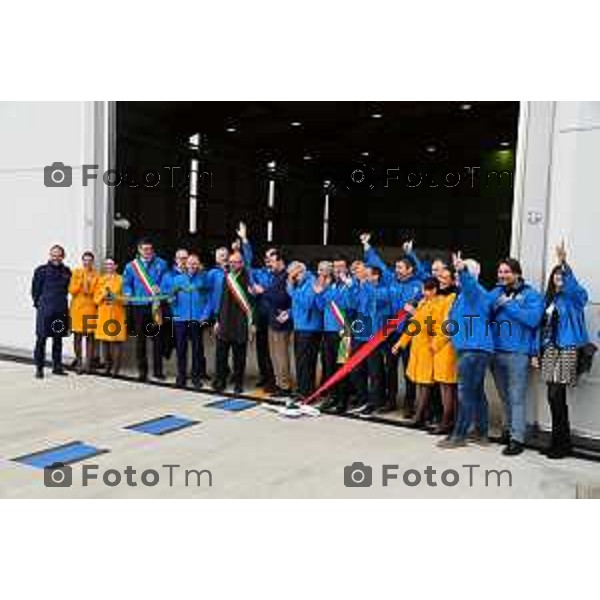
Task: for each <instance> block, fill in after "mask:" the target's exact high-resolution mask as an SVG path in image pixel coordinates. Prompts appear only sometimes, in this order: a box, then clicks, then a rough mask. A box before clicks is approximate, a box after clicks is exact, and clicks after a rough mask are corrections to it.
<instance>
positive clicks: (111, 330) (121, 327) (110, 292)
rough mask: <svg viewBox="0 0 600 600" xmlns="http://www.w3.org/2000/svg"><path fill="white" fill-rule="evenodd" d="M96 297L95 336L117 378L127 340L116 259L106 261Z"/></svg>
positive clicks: (120, 278) (107, 366)
mask: <svg viewBox="0 0 600 600" xmlns="http://www.w3.org/2000/svg"><path fill="white" fill-rule="evenodd" d="M94 300H95V301H96V304H97V305H98V325H97V328H96V339H97V340H100V341H101V342H102V344H103V345H104V348H105V353H104V356H105V359H106V373H107V375H112V376H113V377H116V376H117V375H118V374H119V371H120V369H121V362H122V360H123V347H124V342H125V340H126V339H127V326H126V323H125V306H124V305H123V278H122V277H121V275H119V274H118V273H117V264H116V263H115V261H114V259H113V258H110V257H109V258H107V259H106V260H105V261H104V273H103V274H102V276H101V277H100V279H99V281H98V285H97V287H96V294H95V295H94Z"/></svg>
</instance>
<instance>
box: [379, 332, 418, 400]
mask: <svg viewBox="0 0 600 600" xmlns="http://www.w3.org/2000/svg"><path fill="white" fill-rule="evenodd" d="M399 337H400V334H399V333H393V334H392V335H391V336H390V337H389V339H388V340H387V341H386V343H385V346H384V351H385V352H384V361H385V397H386V403H387V405H388V406H390V407H393V408H395V407H396V405H397V399H398V364H399V362H400V361H402V369H403V372H404V373H406V367H408V360H409V358H410V346H408V347H407V348H404V349H402V350H400V352H399V353H398V354H393V353H392V347H393V346H394V344H395V343H396V342H397V341H398V339H399ZM416 393H417V392H416V388H415V384H414V383H413V382H412V381H410V379H408V378H407V377H406V375H404V407H405V408H412V407H413V406H414V405H415V397H416Z"/></svg>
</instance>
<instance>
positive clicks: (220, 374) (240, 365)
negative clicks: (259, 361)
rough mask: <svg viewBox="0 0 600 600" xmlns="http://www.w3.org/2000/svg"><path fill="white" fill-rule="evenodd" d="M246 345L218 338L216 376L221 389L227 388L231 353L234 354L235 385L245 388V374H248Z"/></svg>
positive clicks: (244, 342) (216, 381) (245, 343)
mask: <svg viewBox="0 0 600 600" xmlns="http://www.w3.org/2000/svg"><path fill="white" fill-rule="evenodd" d="M246 345H247V342H246V341H243V342H234V341H232V340H225V339H223V338H220V337H218V336H217V343H216V349H215V352H216V354H215V361H216V369H217V372H216V375H215V383H216V384H217V385H218V386H219V387H225V384H226V382H227V375H228V373H229V366H228V362H229V351H230V350H231V353H232V354H233V385H234V386H235V387H243V385H244V374H245V372H246Z"/></svg>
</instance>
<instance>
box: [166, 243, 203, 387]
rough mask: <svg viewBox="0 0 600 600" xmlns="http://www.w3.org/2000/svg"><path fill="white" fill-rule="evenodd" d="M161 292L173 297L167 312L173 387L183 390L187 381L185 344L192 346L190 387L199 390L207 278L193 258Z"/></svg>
mask: <svg viewBox="0 0 600 600" xmlns="http://www.w3.org/2000/svg"><path fill="white" fill-rule="evenodd" d="M161 290H162V291H163V292H164V293H166V294H169V295H172V296H173V300H172V305H171V310H172V315H173V321H174V331H175V346H176V351H177V378H176V382H175V385H176V386H177V387H179V388H183V387H185V385H186V381H187V356H188V340H191V343H192V373H191V375H192V385H193V386H194V387H195V388H196V389H199V388H201V387H202V380H204V379H207V376H206V357H205V356H204V338H203V327H205V326H206V325H207V323H208V320H209V319H210V316H211V314H212V306H211V304H210V298H211V294H210V292H211V286H210V283H209V281H208V274H207V273H206V272H204V271H203V270H202V265H201V263H200V259H199V257H198V255H197V254H190V255H189V257H188V258H187V260H186V271H185V273H180V274H179V275H176V276H175V277H174V278H172V279H170V278H169V279H167V281H166V284H165V285H163V287H162V288H161Z"/></svg>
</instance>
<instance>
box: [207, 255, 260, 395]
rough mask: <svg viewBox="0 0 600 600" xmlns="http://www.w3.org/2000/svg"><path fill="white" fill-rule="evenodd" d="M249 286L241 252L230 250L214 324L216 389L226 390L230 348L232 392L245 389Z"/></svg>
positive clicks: (251, 327)
mask: <svg viewBox="0 0 600 600" xmlns="http://www.w3.org/2000/svg"><path fill="white" fill-rule="evenodd" d="M249 286H250V279H249V277H248V273H247V271H246V269H245V268H244V259H243V257H242V255H241V253H240V252H233V253H232V254H231V255H230V257H229V269H228V272H227V273H226V275H225V278H224V280H223V293H222V294H221V304H220V306H219V308H218V312H217V323H216V324H215V334H216V338H217V343H216V356H215V359H216V369H215V371H216V374H215V380H214V382H213V388H214V389H215V390H217V391H223V390H224V389H225V383H226V381H225V380H226V378H227V370H228V369H227V363H228V360H229V351H230V350H231V352H232V354H233V385H234V391H235V393H237V394H240V393H242V392H243V391H244V387H243V386H244V373H245V371H246V346H247V344H248V338H249V337H250V336H251V335H253V334H254V324H253V323H254V315H253V311H254V308H253V306H252V303H253V298H252V297H251V294H250V289H249Z"/></svg>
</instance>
